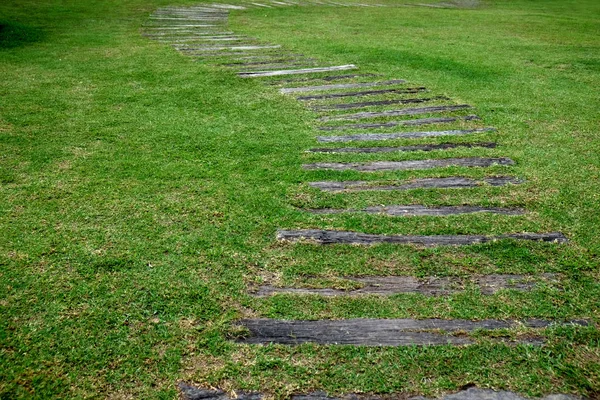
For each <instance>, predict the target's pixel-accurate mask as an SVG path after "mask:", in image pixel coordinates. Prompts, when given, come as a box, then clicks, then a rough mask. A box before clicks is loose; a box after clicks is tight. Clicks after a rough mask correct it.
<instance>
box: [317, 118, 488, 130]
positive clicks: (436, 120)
mask: <svg viewBox="0 0 600 400" xmlns="http://www.w3.org/2000/svg"><path fill="white" fill-rule="evenodd" d="M479 119H480V118H479V117H478V116H477V115H466V116H461V117H441V118H420V119H403V120H400V121H391V122H385V123H380V124H350V125H338V126H319V128H318V129H320V130H322V131H343V130H349V129H380V128H394V127H397V126H418V125H430V124H447V123H451V122H457V121H476V120H479Z"/></svg>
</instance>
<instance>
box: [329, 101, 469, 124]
mask: <svg viewBox="0 0 600 400" xmlns="http://www.w3.org/2000/svg"><path fill="white" fill-rule="evenodd" d="M469 108H473V107H472V106H470V105H468V104H458V105H454V106H431V107H413V108H403V109H401V110H389V111H378V112H360V113H355V114H343V115H335V116H325V117H320V118H318V120H319V121H349V120H353V119H369V118H381V117H399V116H401V115H419V114H432V113H441V112H452V111H460V110H466V109H469Z"/></svg>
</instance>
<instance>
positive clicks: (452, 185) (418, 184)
mask: <svg viewBox="0 0 600 400" xmlns="http://www.w3.org/2000/svg"><path fill="white" fill-rule="evenodd" d="M520 183H523V181H522V180H520V179H518V178H514V177H511V176H496V177H489V178H484V179H481V180H478V179H472V178H465V177H462V176H452V177H448V178H422V179H413V180H411V181H405V182H398V183H394V184H382V183H381V182H377V181H323V182H310V183H309V186H311V187H314V188H316V189H321V190H323V191H325V192H342V191H348V192H359V191H380V190H384V191H388V190H412V189H462V188H474V187H479V186H482V185H486V184H487V185H491V186H504V185H508V184H514V185H517V184H520Z"/></svg>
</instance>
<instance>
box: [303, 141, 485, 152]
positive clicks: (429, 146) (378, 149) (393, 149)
mask: <svg viewBox="0 0 600 400" xmlns="http://www.w3.org/2000/svg"><path fill="white" fill-rule="evenodd" d="M461 147H464V148H473V147H486V148H488V149H493V148H495V147H496V143H494V142H473V143H440V144H417V145H414V146H398V147H323V148H317V149H309V150H308V151H307V152H308V153H394V152H398V151H433V150H448V149H456V148H461Z"/></svg>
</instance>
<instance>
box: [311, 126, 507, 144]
mask: <svg viewBox="0 0 600 400" xmlns="http://www.w3.org/2000/svg"><path fill="white" fill-rule="evenodd" d="M487 132H496V128H478V129H454V130H447V131H424V132H400V133H363V134H358V135H343V136H317V141H318V142H321V143H346V142H369V141H382V140H395V139H418V138H426V137H439V136H461V135H471V134H475V133H487Z"/></svg>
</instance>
